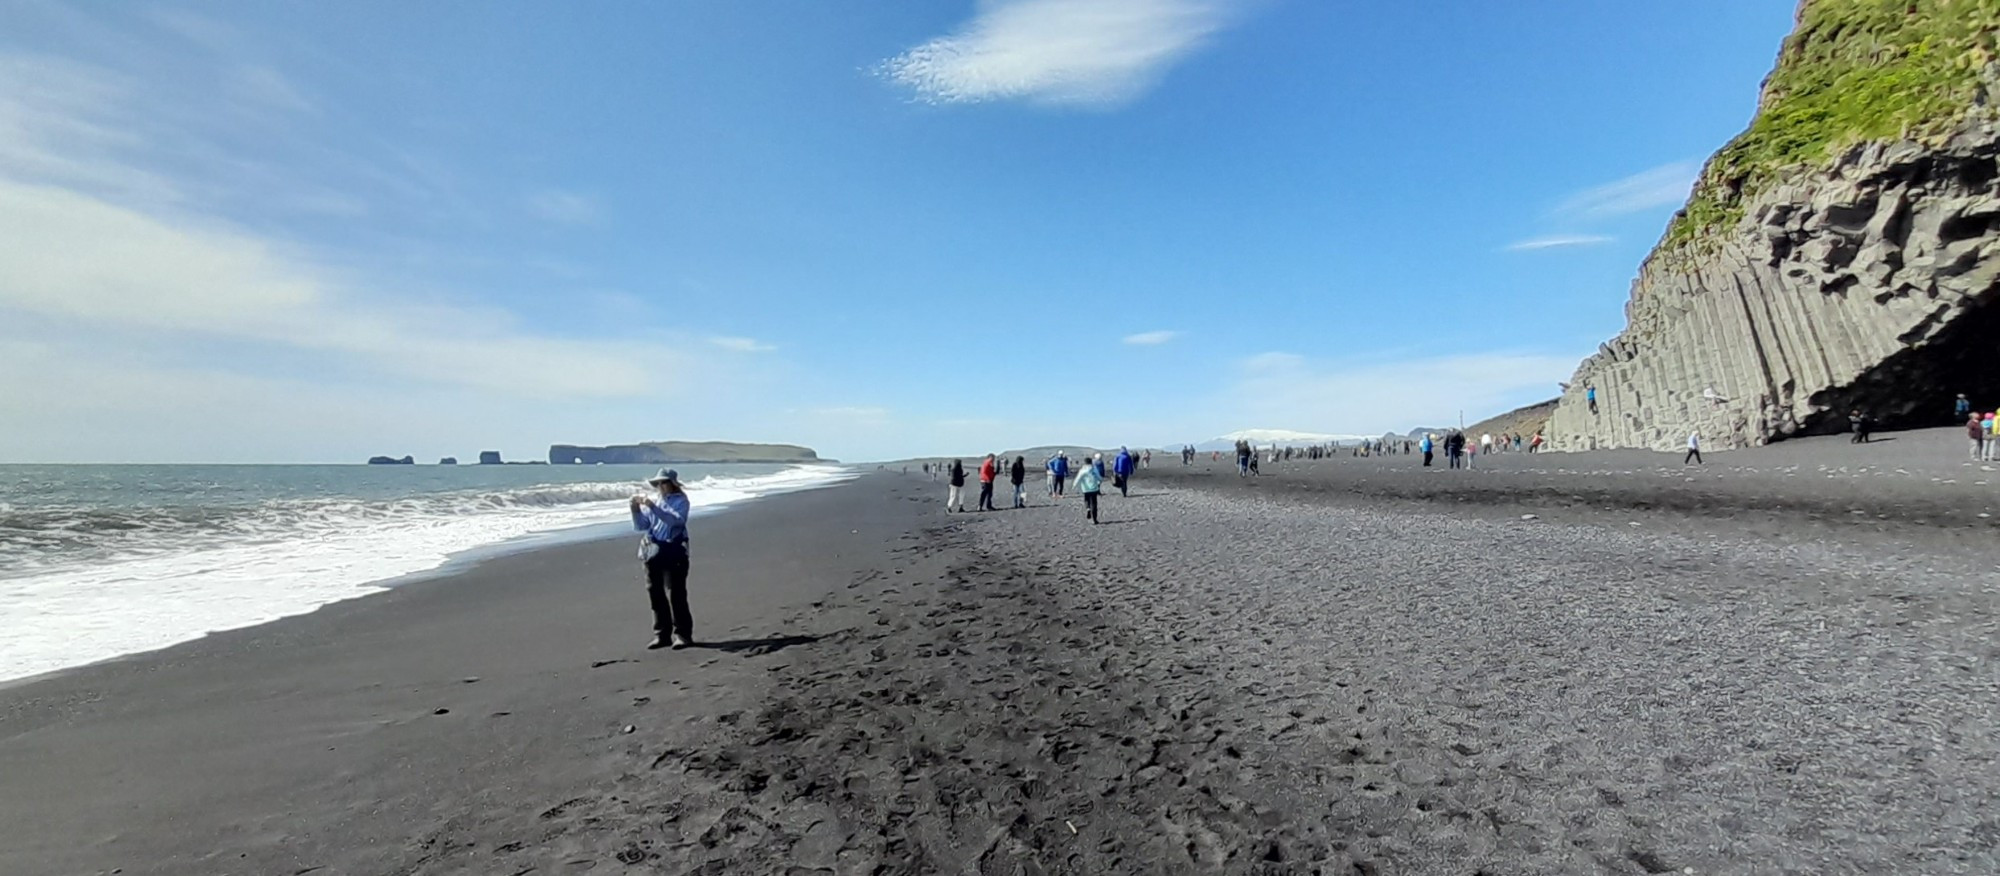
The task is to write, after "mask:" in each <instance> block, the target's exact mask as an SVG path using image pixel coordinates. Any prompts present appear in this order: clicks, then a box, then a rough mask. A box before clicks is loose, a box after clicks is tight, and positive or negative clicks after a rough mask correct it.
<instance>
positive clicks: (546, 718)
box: [0, 481, 901, 874]
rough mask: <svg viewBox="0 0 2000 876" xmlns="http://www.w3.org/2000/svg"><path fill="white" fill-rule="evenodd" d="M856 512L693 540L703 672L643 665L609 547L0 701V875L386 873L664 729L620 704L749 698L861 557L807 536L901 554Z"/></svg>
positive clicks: (614, 545)
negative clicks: (504, 790) (524, 794)
mask: <svg viewBox="0 0 2000 876" xmlns="http://www.w3.org/2000/svg"><path fill="white" fill-rule="evenodd" d="M855 492H856V491H855V487H854V485H853V483H852V482H851V481H850V482H847V483H844V484H840V485H835V486H832V487H828V488H824V489H816V490H809V491H803V492H797V493H793V494H790V495H786V496H783V497H778V498H775V499H774V500H772V501H768V502H746V503H742V504H740V505H738V506H736V507H735V510H734V511H733V513H726V514H714V515H707V516H706V519H701V520H698V521H697V522H696V523H695V530H694V531H695V533H696V537H697V539H698V540H697V542H696V545H697V547H696V552H697V553H696V559H695V568H694V576H693V582H692V586H693V587H694V588H695V591H694V592H695V596H694V600H693V602H694V609H695V612H696V623H697V636H698V637H699V638H702V639H705V640H707V641H709V642H711V643H713V644H712V646H711V647H709V648H706V649H692V650H690V651H684V652H672V651H647V650H646V649H645V647H644V646H645V643H646V640H647V638H649V637H650V636H651V630H650V617H649V615H648V613H647V610H646V598H645V592H644V582H643V576H642V575H641V573H640V571H639V567H638V564H637V561H636V560H634V559H633V558H632V556H631V551H630V550H629V547H630V545H629V543H628V542H627V540H626V539H624V538H610V539H600V540H593V541H586V542H579V543H575V544H568V545H561V546H553V547H546V548H539V549H534V550H528V551H523V552H519V553H514V554H510V555H506V556H501V557H495V558H490V559H487V560H485V561H483V562H480V563H477V564H475V565H473V566H471V567H470V568H467V569H464V570H461V571H458V572H454V573H450V574H442V575H435V576H429V577H426V578H423V579H421V580H416V581H411V582H408V583H404V584H401V585H399V586H397V587H395V588H392V589H387V590H383V591H379V592H377V593H373V594H369V595H370V596H371V597H373V598H368V599H349V600H343V601H340V602H336V603H331V604H328V605H325V606H321V607H320V608H318V609H316V610H314V611H312V612H309V613H305V614H300V615H294V616H290V617H286V618H282V619H278V620H275V621H271V622H267V623H263V624H258V625H254V626H250V627H242V628H237V629H232V630H226V631H220V632H216V633H212V634H209V635H206V636H203V637H200V638H198V639H192V640H188V641H184V642H180V643H177V644H175V645H172V646H169V647H167V648H163V649H159V650H155V651H150V652H146V653H143V654H137V655H128V656H126V657H122V658H118V659H114V660H111V661H104V662H97V663H93V664H90V665H86V666H78V667H71V668H68V669H65V670H60V671H58V672H56V673H54V674H51V675H44V676H39V677H37V678H35V679H32V680H25V681H24V682H23V683H20V684H15V685H9V686H6V687H4V688H0V776H5V777H6V779H5V786H4V788H0V790H4V793H0V871H4V872H23V873H31V872H36V873H38V872H64V873H71V872H78V873H81V872H110V871H111V870H112V869H114V868H122V869H123V870H124V872H125V873H147V872H158V873H246V874H247V873H269V872H296V871H297V870H299V869H303V868H306V867H313V866H330V867H331V868H332V869H333V870H334V871H336V872H380V871H381V870H382V869H386V866H377V864H379V863H381V862H383V861H387V860H390V859H394V858H397V857H398V856H400V855H401V854H402V851H403V849H404V848H405V846H406V844H407V843H408V842H409V841H410V836H409V831H410V828H411V826H412V825H416V824H422V823H424V822H425V818H424V816H423V813H424V812H427V811H430V810H431V809H433V808H434V807H436V806H438V805H442V804H444V803H445V802H447V801H448V800H449V799H474V798H478V797H480V796H482V795H485V794H490V793H491V791H492V789H490V788H481V787H479V786H480V784H481V781H482V777H483V776H484V775H486V774H493V775H504V776H508V777H509V778H507V779H505V780H504V781H505V782H506V783H508V784H512V785H516V786H517V787H519V783H520V782H523V781H529V780H528V779H527V778H526V777H529V776H540V778H539V779H534V780H533V781H529V784H531V785H535V786H537V787H544V788H555V787H559V786H567V785H568V784H570V783H571V782H573V781H574V779H573V778H571V776H572V775H574V776H579V777H580V776H584V775H588V774H589V773H590V770H591V769H592V768H593V767H592V759H591V757H590V756H591V755H593V754H595V753H597V752H598V751H599V750H601V748H602V747H603V746H604V745H605V744H607V743H611V742H615V741H616V740H618V739H620V738H622V735H623V734H621V733H620V732H619V730H620V728H621V727H622V726H625V725H627V724H631V723H634V722H635V720H636V722H637V723H638V724H645V725H647V726H648V727H650V728H653V729H659V728H660V727H661V726H662V725H661V724H660V723H658V722H656V720H655V718H654V717H647V716H645V715H643V714H636V713H631V712H632V706H630V705H629V703H630V702H631V699H630V698H629V697H628V698H627V699H626V700H624V702H625V703H627V705H624V706H622V707H621V706H619V705H618V702H619V701H618V694H619V692H620V691H621V690H624V691H631V690H639V689H642V688H643V689H646V691H647V696H650V697H651V698H652V699H653V701H655V702H659V703H662V704H663V705H665V704H667V703H670V702H678V703H679V706H677V707H676V708H675V709H674V712H676V713H684V714H686V715H693V714H696V713H698V712H699V711H701V709H703V708H707V706H704V705H702V704H700V703H698V702H693V701H691V700H690V698H691V697H694V696H696V694H697V692H698V691H699V692H710V693H715V692H729V691H733V693H730V696H748V695H750V694H751V693H752V692H754V690H756V683H757V682H761V676H762V675H763V673H764V667H763V666H761V665H758V664H759V663H760V662H766V661H768V660H769V659H770V658H772V657H775V656H776V655H777V654H778V653H779V652H781V651H784V650H786V649H788V648H795V647H797V646H799V645H800V644H804V643H802V642H798V641H794V640H792V639H790V638H788V637H789V636H792V635H793V634H794V633H795V632H796V630H792V629H786V628H782V627H781V626H780V624H779V619H780V616H781V615H782V614H783V612H784V610H785V609H786V607H788V606H789V607H798V606H803V605H804V604H805V603H807V602H810V601H812V600H813V599H817V598H821V597H823V596H824V595H825V594H826V593H827V592H829V591H830V590H832V589H833V588H834V587H836V586H837V585H838V584H839V583H844V581H845V579H844V578H840V579H838V580H836V576H835V571H834V570H837V569H841V568H844V567H845V566H846V565H848V564H849V563H851V562H860V563H867V562H870V560H869V559H867V558H869V557H873V556H874V555H875V554H876V553H878V552H879V550H880V544H878V543H869V544H867V545H866V546H865V547H862V548H857V546H855V545H854V544H852V542H853V541H854V540H855V535H854V534H851V533H850V532H849V529H850V528H854V529H859V528H861V527H860V526H858V525H857V526H855V527H846V528H841V529H840V530H839V531H838V532H837V533H836V532H833V531H831V530H829V529H828V528H827V527H824V526H818V525H816V524H817V522H818V521H821V520H823V519H825V518H826V517H827V515H829V514H831V513H833V512H835V511H836V510H839V509H842V508H844V507H846V506H850V505H853V506H856V507H855V508H854V511H855V514H856V517H855V521H856V523H857V524H861V523H866V524H868V525H869V526H870V527H872V529H871V530H870V531H871V532H872V534H873V535H875V536H877V537H878V538H879V539H880V540H881V541H882V542H887V541H890V540H893V538H894V537H895V536H896V535H898V534H900V533H901V528H900V521H899V518H896V517H894V516H891V515H886V514H884V513H883V511H884V510H896V509H894V507H893V505H889V504H888V503H887V502H884V501H872V502H871V501H865V500H862V501H857V498H856V496H855ZM864 495H865V494H864ZM867 509H872V510H867ZM778 532H784V533H787V534H788V535H787V537H786V539H785V542H784V545H783V548H782V549H775V550H774V549H771V541H772V538H771V537H772V535H773V534H774V533H778ZM842 556H851V557H853V558H854V559H853V560H851V561H843V560H841V559H840V558H841V557H842ZM814 563H824V564H826V569H825V570H824V571H821V570H816V569H812V568H807V566H808V565H809V564H814ZM808 632H810V633H814V634H817V632H815V631H808ZM766 640H768V641H766ZM702 664H714V665H709V666H703V667H702V670H701V674H702V675H703V676H706V677H705V678H704V679H703V680H702V681H700V682H699V685H700V686H699V687H696V686H695V685H694V684H691V683H689V681H688V679H687V678H682V677H678V676H682V675H683V674H684V673H687V672H690V671H692V670H693V668H694V667H697V666H701V665H702ZM469 679H470V681H468V680H469ZM580 689H584V690H588V693H584V694H582V695H581V697H582V698H581V699H579V698H578V695H577V691H578V690H580ZM719 702H720V701H718V703H719ZM683 706H684V707H685V708H682V707H683ZM440 709H443V710H444V711H443V712H442V713H439V712H438V710H440ZM651 711H653V713H654V716H655V717H657V718H658V720H665V716H660V715H659V713H658V710H657V709H655V710H651ZM467 734H470V735H467ZM537 783H539V784H537ZM444 787H450V788H457V789H458V790H457V791H456V792H455V793H453V794H450V795H446V796H438V792H439V789H440V788H444ZM362 801H373V802H369V803H368V805H367V806H360V807H358V808H357V806H358V804H359V803H361V802H362ZM378 803H379V804H380V805H377V804H378ZM238 855H242V856H244V857H242V858H238ZM330 861H343V862H345V863H343V864H341V865H340V866H332V865H331V864H329V863H328V862H330ZM369 861H375V863H368V862H369ZM240 862H247V863H240Z"/></svg>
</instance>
